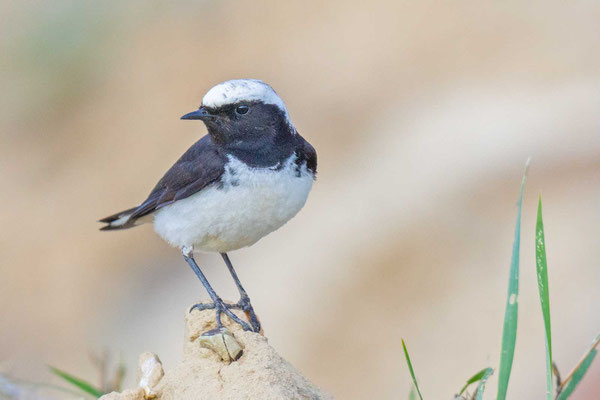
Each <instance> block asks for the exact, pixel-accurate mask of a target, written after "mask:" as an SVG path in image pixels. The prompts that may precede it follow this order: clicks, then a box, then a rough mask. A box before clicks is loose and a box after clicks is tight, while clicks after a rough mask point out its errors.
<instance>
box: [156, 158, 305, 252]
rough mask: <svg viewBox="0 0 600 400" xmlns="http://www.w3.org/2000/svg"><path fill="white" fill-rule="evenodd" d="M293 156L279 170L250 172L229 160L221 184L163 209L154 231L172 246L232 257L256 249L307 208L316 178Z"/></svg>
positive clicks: (158, 212) (231, 159) (157, 216)
mask: <svg viewBox="0 0 600 400" xmlns="http://www.w3.org/2000/svg"><path fill="white" fill-rule="evenodd" d="M295 158H296V156H295V155H292V156H291V157H290V158H289V159H288V160H287V161H285V162H284V163H283V165H282V166H279V168H276V167H272V168H250V167H248V166H247V165H246V164H244V163H242V162H241V161H239V160H238V159H236V158H234V157H232V156H229V162H228V164H227V165H226V166H225V174H224V176H223V179H222V184H213V185H211V186H210V187H207V188H205V189H203V190H201V191H200V192H198V193H196V194H193V195H192V196H190V197H188V198H185V199H182V200H178V201H176V202H175V203H173V204H171V205H168V206H165V207H163V208H161V209H159V210H158V211H157V212H156V214H155V217H154V229H155V231H156V232H157V233H158V234H159V235H160V236H161V237H162V238H163V239H165V240H166V241H167V242H169V243H170V244H171V245H173V246H177V247H183V246H193V247H194V249H195V250H201V251H215V252H227V251H231V250H236V249H239V248H241V247H245V246H250V245H252V244H254V243H256V242H257V241H258V240H259V239H260V238H262V237H263V236H265V235H267V234H269V233H271V232H273V231H274V230H276V229H278V228H280V227H281V226H282V225H283V224H285V223H286V222H287V221H289V220H290V219H291V218H292V217H293V216H294V215H296V213H298V211H300V209H301V208H302V207H303V206H304V203H305V202H306V198H307V197H308V193H309V192H310V189H311V187H312V182H313V176H312V174H311V173H310V172H309V171H308V170H307V169H306V166H305V165H303V166H302V167H301V168H300V171H299V173H298V170H297V166H296V164H295V163H294V161H295Z"/></svg>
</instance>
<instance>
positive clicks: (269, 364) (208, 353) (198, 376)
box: [101, 310, 332, 400]
mask: <svg viewBox="0 0 600 400" xmlns="http://www.w3.org/2000/svg"><path fill="white" fill-rule="evenodd" d="M238 316H240V317H241V316H242V313H238ZM223 322H224V327H225V329H227V330H228V332H231V334H232V335H233V337H234V338H235V339H234V340H235V341H236V342H237V343H239V344H240V346H241V347H242V349H243V353H242V355H241V357H239V358H237V359H236V360H230V359H226V360H224V359H223V358H222V357H221V356H219V353H218V352H215V351H214V349H208V348H206V347H203V346H201V344H200V343H199V342H200V338H202V335H203V333H205V332H211V331H213V330H214V329H216V328H217V325H216V323H215V313H214V311H213V310H205V311H202V312H199V311H197V310H195V311H193V312H192V313H189V314H187V316H186V325H185V338H184V348H183V357H182V362H181V363H180V364H178V365H176V366H175V367H174V368H172V369H171V370H167V371H166V372H164V376H163V369H162V364H160V361H159V359H158V358H157V357H156V356H154V357H153V356H152V355H150V354H148V353H145V354H143V355H142V356H141V357H140V362H139V370H140V371H139V372H138V388H136V389H129V390H125V391H123V392H122V393H111V394H108V395H105V396H103V397H101V399H102V400H144V399H145V398H146V399H147V398H156V399H159V400H160V399H162V400H204V399H206V400H209V399H232V400H234V399H265V400H319V399H323V400H325V399H332V397H331V396H329V395H328V394H326V393H325V392H323V391H321V390H320V389H319V388H317V387H316V386H315V385H314V384H312V383H310V382H309V381H308V380H307V379H306V378H305V377H303V376H302V375H301V374H300V372H298V370H296V369H295V368H294V367H293V366H292V365H291V364H290V363H289V362H287V361H286V360H284V359H283V358H282V357H281V356H280V355H279V354H278V353H277V351H276V350H275V349H274V348H273V347H272V346H271V345H269V342H268V340H267V338H266V337H264V336H263V335H261V334H258V333H252V332H245V331H243V330H242V329H241V327H240V326H239V325H237V324H235V323H233V322H231V320H230V319H229V318H227V317H223ZM157 329H160V328H157ZM214 335H217V336H219V334H215V333H213V334H212V336H214Z"/></svg>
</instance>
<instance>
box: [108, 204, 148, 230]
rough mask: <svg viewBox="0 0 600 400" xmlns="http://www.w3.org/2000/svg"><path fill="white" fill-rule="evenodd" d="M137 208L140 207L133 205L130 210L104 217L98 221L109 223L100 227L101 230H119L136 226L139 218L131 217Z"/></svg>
mask: <svg viewBox="0 0 600 400" xmlns="http://www.w3.org/2000/svg"><path fill="white" fill-rule="evenodd" d="M137 209H138V207H133V208H130V209H129V210H125V211H121V212H119V213H116V214H114V215H111V216H109V217H106V218H102V219H101V220H99V221H98V222H103V223H105V224H107V225H105V226H103V227H102V228H100V230H101V231H113V230H117V229H128V228H133V227H134V226H135V221H136V220H137V218H130V216H131V214H133V212H134V211H135V210H137Z"/></svg>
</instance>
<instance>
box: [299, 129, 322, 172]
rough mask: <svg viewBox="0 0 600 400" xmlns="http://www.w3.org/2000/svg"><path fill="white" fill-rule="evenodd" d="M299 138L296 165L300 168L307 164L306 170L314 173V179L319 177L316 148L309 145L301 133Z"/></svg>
mask: <svg viewBox="0 0 600 400" xmlns="http://www.w3.org/2000/svg"><path fill="white" fill-rule="evenodd" d="M296 135H297V136H298V141H299V143H298V147H296V157H297V158H296V164H297V165H298V167H300V166H301V165H302V164H303V163H306V169H308V170H309V171H310V172H312V174H313V177H314V178H316V177H317V152H316V150H315V148H314V147H313V146H312V145H311V144H310V143H308V142H307V141H306V140H305V139H304V138H303V137H302V136H300V134H299V133H296Z"/></svg>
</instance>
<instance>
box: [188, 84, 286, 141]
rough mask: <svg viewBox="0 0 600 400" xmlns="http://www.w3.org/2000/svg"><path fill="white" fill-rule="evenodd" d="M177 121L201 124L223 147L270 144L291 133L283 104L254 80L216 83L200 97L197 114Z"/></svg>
mask: <svg viewBox="0 0 600 400" xmlns="http://www.w3.org/2000/svg"><path fill="white" fill-rule="evenodd" d="M181 119H199V120H201V121H203V122H204V124H205V125H206V127H207V128H208V133H209V134H210V136H211V138H212V139H213V140H214V141H215V142H217V143H220V144H225V145H236V144H251V143H253V142H254V143H257V142H263V141H265V140H268V141H273V140H275V139H276V138H277V137H278V136H281V135H289V134H294V133H295V129H294V127H293V125H292V123H291V122H290V119H289V116H288V112H287V109H286V108H285V104H284V103H283V100H281V98H280V97H279V96H278V95H277V93H275V91H274V90H273V88H272V87H271V86H269V85H267V84H266V83H264V82H262V81H259V80H255V79H235V80H230V81H226V82H223V83H219V84H218V85H216V86H214V87H213V88H212V89H210V90H209V91H208V92H207V93H206V95H204V98H203V99H202V105H201V106H200V108H199V109H198V110H196V111H193V112H191V113H188V114H185V115H184V116H182V117H181Z"/></svg>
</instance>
